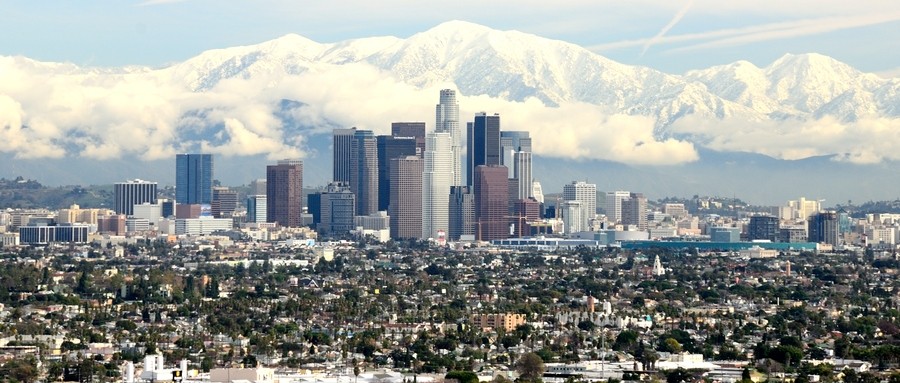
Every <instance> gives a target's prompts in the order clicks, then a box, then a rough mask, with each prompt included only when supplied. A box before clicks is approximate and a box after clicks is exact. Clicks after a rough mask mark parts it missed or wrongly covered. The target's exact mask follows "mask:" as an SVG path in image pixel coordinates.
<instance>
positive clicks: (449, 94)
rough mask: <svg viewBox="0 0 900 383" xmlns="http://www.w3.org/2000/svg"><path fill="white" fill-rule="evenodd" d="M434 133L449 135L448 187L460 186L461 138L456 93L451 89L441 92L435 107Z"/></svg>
mask: <svg viewBox="0 0 900 383" xmlns="http://www.w3.org/2000/svg"><path fill="white" fill-rule="evenodd" d="M434 131H435V132H436V133H450V153H451V157H452V160H453V164H452V165H453V179H452V180H451V183H450V185H452V186H461V185H463V183H462V146H463V136H462V131H461V130H460V128H459V103H458V102H457V101H456V91H455V90H453V89H443V90H441V98H440V101H439V103H438V104H437V106H435V125H434Z"/></svg>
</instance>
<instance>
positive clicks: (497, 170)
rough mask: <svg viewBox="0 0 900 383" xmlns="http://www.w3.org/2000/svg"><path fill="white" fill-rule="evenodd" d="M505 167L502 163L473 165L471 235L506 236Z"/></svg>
mask: <svg viewBox="0 0 900 383" xmlns="http://www.w3.org/2000/svg"><path fill="white" fill-rule="evenodd" d="M508 176H509V170H507V168H506V166H503V165H479V166H476V167H475V174H474V187H475V238H476V239H478V240H480V241H491V240H495V239H504V238H509V220H508V218H507V216H508V215H509V179H508Z"/></svg>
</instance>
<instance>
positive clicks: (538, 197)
mask: <svg viewBox="0 0 900 383" xmlns="http://www.w3.org/2000/svg"><path fill="white" fill-rule="evenodd" d="M531 195H532V197H534V200H535V201H538V202H540V203H544V188H543V187H541V183H540V182H538V181H534V182H532V183H531Z"/></svg>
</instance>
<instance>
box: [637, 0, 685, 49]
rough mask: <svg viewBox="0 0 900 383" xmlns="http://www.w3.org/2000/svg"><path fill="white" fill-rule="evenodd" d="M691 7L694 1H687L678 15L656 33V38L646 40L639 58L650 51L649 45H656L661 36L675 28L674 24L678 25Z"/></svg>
mask: <svg viewBox="0 0 900 383" xmlns="http://www.w3.org/2000/svg"><path fill="white" fill-rule="evenodd" d="M693 5H694V0H688V2H687V3H686V4H685V5H684V7H681V9H679V10H678V13H676V14H675V17H673V18H672V20H670V21H669V23H668V24H666V26H664V27H663V28H662V29H660V30H659V33H657V34H656V36H653V37H651V38H650V40H647V43H645V44H644V50H642V51H641V56H644V53H647V49H650V46H651V45H653V44H656V43H657V42H658V41H659V40H660V39H661V38H662V37H663V36H665V35H666V33H667V32H669V30H670V29H672V27H674V26H675V24H678V22H679V21H681V19H682V18H683V17H684V15H685V14H687V12H688V10H689V9H691V7H692V6H693Z"/></svg>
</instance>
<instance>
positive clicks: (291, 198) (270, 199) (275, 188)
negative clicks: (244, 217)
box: [266, 160, 303, 227]
mask: <svg viewBox="0 0 900 383" xmlns="http://www.w3.org/2000/svg"><path fill="white" fill-rule="evenodd" d="M302 214H303V162H302V161H300V160H283V161H278V164H277V165H269V166H267V167H266V219H267V220H268V222H277V223H278V224H279V225H281V226H285V227H300V226H303V217H302Z"/></svg>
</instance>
